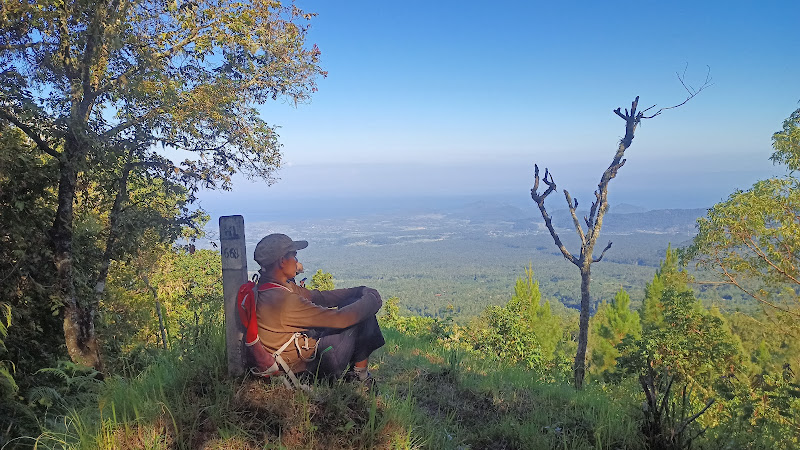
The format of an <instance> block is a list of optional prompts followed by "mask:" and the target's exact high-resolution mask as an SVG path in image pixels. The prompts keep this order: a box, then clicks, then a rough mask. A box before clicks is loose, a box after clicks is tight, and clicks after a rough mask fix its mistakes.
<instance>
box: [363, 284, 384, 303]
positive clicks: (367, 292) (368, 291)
mask: <svg viewBox="0 0 800 450" xmlns="http://www.w3.org/2000/svg"><path fill="white" fill-rule="evenodd" d="M361 295H362V296H365V295H373V296H375V298H377V299H378V303H379V304H381V305H383V300H382V299H381V294H379V293H378V291H377V290H375V289H372V288H370V287H366V286H365V287H364V289H363V290H362V291H361Z"/></svg>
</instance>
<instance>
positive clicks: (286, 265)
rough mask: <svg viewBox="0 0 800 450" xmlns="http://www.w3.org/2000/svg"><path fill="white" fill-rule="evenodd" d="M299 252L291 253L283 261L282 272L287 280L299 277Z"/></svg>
mask: <svg viewBox="0 0 800 450" xmlns="http://www.w3.org/2000/svg"><path fill="white" fill-rule="evenodd" d="M297 265H298V262H297V252H289V253H287V254H286V256H284V257H283V259H282V260H281V271H282V272H283V274H284V275H286V278H294V276H295V275H297Z"/></svg>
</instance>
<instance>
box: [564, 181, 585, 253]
mask: <svg viewBox="0 0 800 450" xmlns="http://www.w3.org/2000/svg"><path fill="white" fill-rule="evenodd" d="M564 197H565V198H566V199H567V207H568V208H569V213H570V215H572V223H573V224H574V225H575V231H577V232H578V236H579V237H580V238H581V246H586V234H584V232H583V227H581V222H580V220H578V214H577V213H576V212H575V210H576V209H578V199H577V198H576V199H574V200H573V199H572V197H571V196H570V195H569V192H567V190H566V189H564Z"/></svg>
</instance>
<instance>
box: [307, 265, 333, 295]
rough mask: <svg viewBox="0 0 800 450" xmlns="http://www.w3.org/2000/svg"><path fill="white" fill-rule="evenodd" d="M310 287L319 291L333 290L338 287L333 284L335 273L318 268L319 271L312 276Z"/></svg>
mask: <svg viewBox="0 0 800 450" xmlns="http://www.w3.org/2000/svg"><path fill="white" fill-rule="evenodd" d="M308 288H309V289H316V290H318V291H332V290H334V289H336V287H335V286H334V284H333V275H332V274H330V273H328V272H323V271H322V269H319V270H317V273H315V274H314V275H313V276H312V277H311V282H310V283H308Z"/></svg>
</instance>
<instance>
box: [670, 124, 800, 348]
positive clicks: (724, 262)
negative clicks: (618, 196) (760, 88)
mask: <svg viewBox="0 0 800 450" xmlns="http://www.w3.org/2000/svg"><path fill="white" fill-rule="evenodd" d="M772 146H773V149H774V152H773V153H772V156H771V157H770V159H771V160H772V161H773V162H774V163H775V164H782V165H784V166H786V168H787V169H788V174H787V175H786V176H783V177H776V178H770V179H767V180H761V181H758V182H756V183H755V184H754V185H753V186H752V187H751V188H750V189H748V190H746V191H741V190H737V191H736V192H734V193H733V194H731V195H730V196H729V197H728V199H727V200H726V201H724V202H721V203H718V204H716V205H714V207H713V208H711V209H710V210H709V211H708V215H707V216H706V217H704V218H700V219H698V221H697V225H698V229H699V230H698V233H697V236H695V238H694V240H693V242H692V245H691V246H689V247H688V248H687V249H685V250H684V251H683V252H682V255H681V256H682V259H683V260H684V261H689V260H695V261H696V263H697V265H698V266H700V267H704V268H710V269H713V270H715V271H716V272H717V273H718V274H719V277H720V279H722V280H723V282H725V283H728V284H731V285H733V286H736V287H737V288H739V289H740V290H742V291H743V292H745V293H746V294H747V295H749V296H751V297H752V298H754V299H756V300H758V301H759V302H761V304H762V305H763V306H764V307H765V308H766V309H767V310H768V311H771V312H772V313H779V314H786V315H789V316H790V317H792V318H793V321H794V324H795V325H794V330H795V333H796V330H797V324H798V323H800V321H799V320H798V319H800V179H798V178H797V176H796V175H795V174H796V172H797V171H798V170H800V109H798V110H796V111H795V112H793V113H792V114H791V116H789V118H788V119H786V120H785V121H784V122H783V129H782V130H780V131H778V132H776V133H775V134H774V135H773V136H772Z"/></svg>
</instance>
